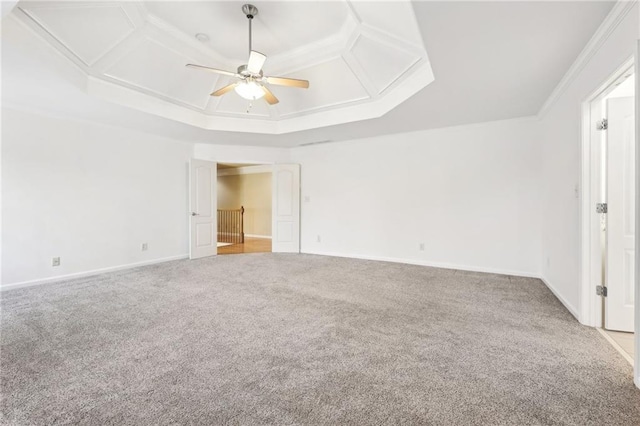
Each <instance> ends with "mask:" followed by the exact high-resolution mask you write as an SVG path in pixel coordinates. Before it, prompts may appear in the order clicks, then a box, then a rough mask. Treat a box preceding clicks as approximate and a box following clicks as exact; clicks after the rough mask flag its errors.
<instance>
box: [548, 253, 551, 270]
mask: <svg viewBox="0 0 640 426" xmlns="http://www.w3.org/2000/svg"><path fill="white" fill-rule="evenodd" d="M550 266H551V258H550V257H549V256H547V268H549V267H550Z"/></svg>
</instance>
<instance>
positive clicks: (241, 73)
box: [238, 65, 263, 78]
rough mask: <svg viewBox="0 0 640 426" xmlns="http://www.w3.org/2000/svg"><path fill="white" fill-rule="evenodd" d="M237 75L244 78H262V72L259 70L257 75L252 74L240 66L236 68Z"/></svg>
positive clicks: (245, 66) (244, 66) (243, 66)
mask: <svg viewBox="0 0 640 426" xmlns="http://www.w3.org/2000/svg"><path fill="white" fill-rule="evenodd" d="M238 74H240V75H242V76H244V77H256V78H262V76H263V72H262V70H260V73H259V74H252V73H251V72H250V71H249V70H248V69H247V65H240V66H239V67H238Z"/></svg>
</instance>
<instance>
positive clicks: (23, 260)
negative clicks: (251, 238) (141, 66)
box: [2, 109, 193, 286]
mask: <svg viewBox="0 0 640 426" xmlns="http://www.w3.org/2000/svg"><path fill="white" fill-rule="evenodd" d="M192 150H193V145H192V144H190V143H184V142H179V141H173V140H168V139H163V138H159V137H157V136H149V135H147V134H143V133H137V132H133V131H130V130H125V129H119V128H114V127H108V126H102V125H97V124H92V123H86V122H79V121H70V120H63V119H58V118H53V117H45V116H41V115H35V114H31V113H25V112H18V111H14V110H9V109H3V110H2V194H3V205H2V208H3V211H2V266H3V268H2V272H3V275H2V284H3V286H6V285H11V284H17V283H24V282H29V281H32V280H45V279H48V278H52V277H59V276H65V275H70V274H77V273H87V272H90V271H96V270H100V269H103V268H114V267H118V266H123V265H131V264H136V263H144V262H151V261H154V260H158V259H166V258H173V257H180V256H184V255H185V254H186V253H187V251H188V250H187V241H188V235H187V224H188V222H187V220H188V219H187V217H188V216H187V215H188V194H187V177H188V175H187V164H188V161H189V158H190V157H191V153H192ZM143 242H146V243H148V245H149V250H148V251H144V252H143V251H142V250H141V244H142V243H143ZM54 256H56V257H57V256H59V257H60V258H61V265H60V266H59V267H52V265H51V260H52V258H53V257H54Z"/></svg>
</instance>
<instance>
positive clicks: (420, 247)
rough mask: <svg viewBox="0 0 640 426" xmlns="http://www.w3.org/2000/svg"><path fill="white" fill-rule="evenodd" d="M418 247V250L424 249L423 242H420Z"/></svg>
mask: <svg viewBox="0 0 640 426" xmlns="http://www.w3.org/2000/svg"><path fill="white" fill-rule="evenodd" d="M418 248H419V249H420V251H424V243H420V246H418Z"/></svg>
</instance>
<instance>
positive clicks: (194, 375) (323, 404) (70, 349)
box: [0, 253, 640, 425]
mask: <svg viewBox="0 0 640 426" xmlns="http://www.w3.org/2000/svg"><path fill="white" fill-rule="evenodd" d="M2 298H3V300H2V324H1V325H2V339H1V340H2V347H1V353H0V362H1V368H2V373H1V374H2V412H3V422H4V423H5V424H17V425H31V424H37V425H45V424H47V425H48V424H86V425H168V424H184V425H187V424H190V425H217V424H250V425H255V424H278V425H285V424H313V425H320V424H376V425H379V424H431V425H458V424H460V425H497V424H509V425H525V424H575V425H605V424H612V425H613V424H615V425H638V424H640V391H638V390H637V389H635V388H634V386H633V379H632V369H631V366H629V364H628V363H627V362H626V361H625V360H624V359H623V358H622V357H621V356H620V355H619V354H618V353H617V352H616V351H615V350H614V349H613V348H612V347H611V346H610V345H609V344H608V343H607V342H606V341H605V340H604V338H603V337H601V336H600V335H599V333H598V332H597V331H596V330H594V329H591V328H588V327H584V326H581V325H579V324H578V323H577V322H576V321H575V320H574V318H573V317H572V316H571V315H570V314H569V313H568V312H567V311H566V310H565V309H564V307H563V306H562V305H561V304H560V303H559V302H558V301H557V300H556V299H555V298H554V296H553V295H552V294H551V293H550V292H549V291H548V290H547V288H546V287H545V286H544V284H543V283H541V282H540V281H539V280H535V279H526V278H516V277H509V276H500V275H491V274H480V273H469V272H461V271H452V270H444V269H436V268H427V267H420V266H410V265H400V264H392V263H383V262H371V261H362V260H352V259H340V258H331V257H321V256H311V255H286V254H280V255H279V254H271V253H262V254H249V255H235V256H219V257H218V258H208V259H202V260H197V261H176V262H170V263H165V264H161V265H155V266H149V267H142V268H138V269H134V270H128V271H121V272H115V273H109V274H104V275H99V276H95V277H91V278H83V279H76V280H72V281H67V282H64V283H58V284H49V285H42V286H38V287H31V288H24V289H18V290H12V291H7V292H4V293H3V294H2Z"/></svg>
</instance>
